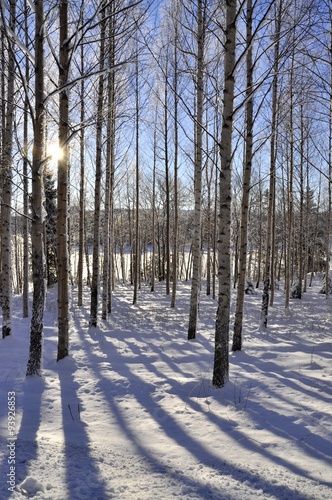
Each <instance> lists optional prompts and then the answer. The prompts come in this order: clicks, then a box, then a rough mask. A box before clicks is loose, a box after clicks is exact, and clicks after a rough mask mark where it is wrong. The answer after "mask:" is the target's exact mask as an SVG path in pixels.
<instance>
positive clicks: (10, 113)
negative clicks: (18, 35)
mask: <svg viewBox="0 0 332 500" xmlns="http://www.w3.org/2000/svg"><path fill="white" fill-rule="evenodd" d="M1 13H2V21H3V22H4V16H5V13H4V11H3V7H1ZM15 25H16V0H11V1H10V4H9V29H10V30H11V32H12V33H13V34H14V33H15ZM7 78H8V81H7V94H6V107H5V113H6V114H5V129H4V138H3V150H2V172H1V175H2V203H1V216H2V221H1V222H2V229H1V280H2V337H3V338H5V337H7V336H8V335H10V334H11V333H12V320H11V297H12V251H11V247H12V245H11V233H12V228H11V226H12V209H11V203H12V154H13V126H14V112H15V107H14V90H15V55H14V47H13V43H12V42H11V43H9V44H8V72H7Z"/></svg>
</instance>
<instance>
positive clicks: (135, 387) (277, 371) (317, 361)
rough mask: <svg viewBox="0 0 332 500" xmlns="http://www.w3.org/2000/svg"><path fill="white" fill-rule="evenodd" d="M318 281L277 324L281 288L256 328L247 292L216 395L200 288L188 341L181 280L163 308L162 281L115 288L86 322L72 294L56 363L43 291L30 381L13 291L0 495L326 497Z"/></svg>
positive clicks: (326, 382)
mask: <svg viewBox="0 0 332 500" xmlns="http://www.w3.org/2000/svg"><path fill="white" fill-rule="evenodd" d="M320 287H321V283H319V281H318V280H317V282H316V283H315V286H313V287H312V288H311V289H309V290H308V292H307V293H306V294H305V296H304V298H303V299H302V300H292V301H291V313H290V315H288V316H286V315H285V312H284V297H283V290H282V287H280V290H278V291H276V304H275V306H274V307H273V308H271V309H270V317H269V327H268V329H267V331H259V327H258V325H259V312H260V305H261V295H260V294H257V295H250V296H246V298H245V301H246V302H245V307H246V313H245V325H244V349H243V351H242V352H240V353H233V354H231V355H230V381H229V382H228V383H227V385H226V386H225V387H224V388H222V389H215V388H213V387H212V386H211V376H212V364H213V342H214V320H215V312H216V302H215V301H214V300H213V299H212V298H211V297H206V295H204V293H203V291H202V294H201V301H200V318H199V329H198V330H199V331H198V337H197V340H196V341H191V342H188V341H187V340H186V333H187V325H188V323H187V322H188V310H189V296H190V284H188V283H180V284H179V291H178V299H177V306H176V308H175V310H171V309H170V307H169V297H166V296H165V293H164V287H163V285H162V284H158V286H157V290H156V292H154V293H151V292H150V291H149V288H148V287H146V288H145V287H142V290H140V291H139V297H138V304H137V305H136V306H133V305H132V289H131V288H130V287H129V286H125V285H123V286H119V287H118V288H117V289H116V291H115V292H114V299H113V312H112V315H111V317H110V319H109V321H100V326H99V327H98V328H89V327H88V319H89V315H88V311H89V308H88V306H87V307H86V308H79V307H77V306H76V305H75V304H76V291H75V289H73V294H72V295H73V304H74V305H73V306H72V308H71V331H70V352H71V355H70V356H69V357H67V358H66V359H64V360H62V361H60V362H59V363H57V362H56V352H57V325H56V321H57V310H56V297H55V292H54V290H50V291H49V292H48V297H47V304H46V311H45V330H44V333H45V338H44V360H43V377H31V378H29V379H26V378H25V370H26V363H27V358H28V347H29V328H30V319H29V318H26V319H23V318H22V317H21V298H20V297H14V298H13V307H14V312H15V314H14V317H13V335H11V336H10V337H8V338H6V339H4V340H1V341H0V342H1V345H0V377H1V378H0V380H1V386H0V396H1V405H0V464H1V465H0V474H1V478H2V479H4V480H1V482H0V498H1V499H6V498H10V499H15V500H17V499H23V498H34V499H38V500H46V499H50V500H66V499H68V500H76V499H77V500H81V499H82V500H84V499H91V498H93V499H95V500H97V499H100V500H105V499H106V500H107V499H116V500H121V499H126V500H127V499H129V500H132V499H133V500H134V499H135V500H138V499H139V500H145V499H151V500H155V499H158V500H168V499H170V498H179V499H180V498H181V499H189V498H190V499H219V500H220V499H221V500H253V499H278V500H279V499H285V500H291V499H297V500H299V499H301V500H302V499H303V500H304V499H307V500H323V499H325V500H330V499H331V498H332V404H331V403H332V384H331V382H332V349H331V343H332V340H331V324H332V322H331V317H332V314H331V303H330V301H327V300H326V298H325V296H324V295H321V294H319V293H318V292H319V289H320ZM86 299H87V300H86V304H88V294H87V296H86ZM233 306H234V304H233ZM9 394H10V395H11V396H12V395H13V394H14V395H15V398H14V399H15V425H16V429H15V436H10V435H9V430H8V429H9V428H8V418H7V417H8V414H9V407H8V408H7V399H8V395H9ZM11 409H12V407H11ZM10 429H12V427H10ZM8 443H10V444H11V445H12V448H13V443H14V445H15V446H14V452H10V451H9V450H10V448H9V447H8V446H7V445H8ZM10 453H11V455H10ZM13 453H14V457H13ZM10 459H12V460H13V459H14V465H11V464H10V463H9V461H10ZM10 467H14V469H10ZM10 473H11V474H12V476H10ZM13 477H14V479H15V481H14V484H15V486H14V487H13V488H12V491H11V490H10V489H9V490H8V488H10V483H7V481H9V480H10V479H13Z"/></svg>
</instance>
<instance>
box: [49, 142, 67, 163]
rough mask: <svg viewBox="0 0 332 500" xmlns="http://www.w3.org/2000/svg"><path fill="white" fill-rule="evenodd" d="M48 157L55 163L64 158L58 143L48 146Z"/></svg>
mask: <svg viewBox="0 0 332 500" xmlns="http://www.w3.org/2000/svg"><path fill="white" fill-rule="evenodd" d="M47 156H48V157H50V158H51V160H53V161H58V160H61V159H62V158H63V150H62V149H61V148H60V146H59V144H58V143H57V142H52V143H50V144H48V146H47Z"/></svg>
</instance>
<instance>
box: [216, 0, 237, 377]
mask: <svg viewBox="0 0 332 500" xmlns="http://www.w3.org/2000/svg"><path fill="white" fill-rule="evenodd" d="M235 42H236V0H228V1H227V2H226V29H225V60H224V91H223V104H224V105H223V111H222V131H221V142H220V180H219V210H220V212H219V235H218V282H219V290H218V308H217V317H216V327H215V352H214V365H213V379H212V383H213V385H214V386H215V387H223V386H224V385H225V383H226V382H227V381H228V377H229V321H230V306H231V258H230V257H231V255H230V249H231V201H232V188H231V180H232V167H231V161H232V129H233V113H234V86H235V75H234V68H235Z"/></svg>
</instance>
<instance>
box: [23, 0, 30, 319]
mask: <svg viewBox="0 0 332 500" xmlns="http://www.w3.org/2000/svg"><path fill="white" fill-rule="evenodd" d="M26 3H27V2H26V0H25V12H26V14H25V18H24V27H25V33H26V35H25V36H26V38H25V44H26V46H28V41H29V37H28V16H27V5H26ZM25 79H26V81H27V82H29V80H30V63H29V58H28V57H26V58H25ZM28 125H29V98H28V96H25V100H24V116H23V153H24V158H23V213H24V218H23V318H27V317H28V316H29V221H28V215H29V177H28V165H29V161H28V142H29V131H28Z"/></svg>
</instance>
